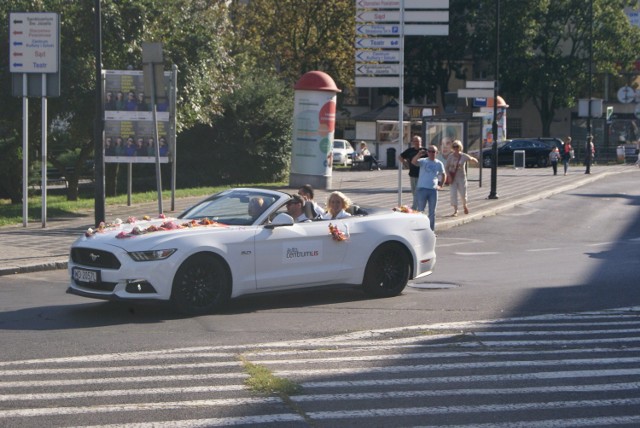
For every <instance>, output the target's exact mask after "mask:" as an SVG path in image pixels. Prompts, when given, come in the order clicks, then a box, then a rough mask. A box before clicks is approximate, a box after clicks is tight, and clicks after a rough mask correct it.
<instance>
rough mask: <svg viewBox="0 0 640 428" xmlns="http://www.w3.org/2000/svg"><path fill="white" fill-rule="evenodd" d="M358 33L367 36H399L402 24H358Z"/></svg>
mask: <svg viewBox="0 0 640 428" xmlns="http://www.w3.org/2000/svg"><path fill="white" fill-rule="evenodd" d="M356 34H360V35H362V34H364V35H367V36H397V35H399V34H400V25H390V24H380V25H356Z"/></svg>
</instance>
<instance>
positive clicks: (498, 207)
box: [0, 165, 639, 275]
mask: <svg viewBox="0 0 640 428" xmlns="http://www.w3.org/2000/svg"><path fill="white" fill-rule="evenodd" d="M638 171H639V170H638V168H637V167H635V166H634V165H611V166H598V165H596V166H594V167H592V169H591V172H592V173H591V174H590V175H586V174H584V167H582V166H572V167H571V168H570V169H569V174H567V175H566V176H564V175H562V174H560V175H557V176H554V175H552V173H551V168H544V169H542V168H527V169H513V168H507V167H501V168H498V174H497V181H496V184H497V185H496V190H497V195H498V199H488V196H489V193H490V191H491V178H490V176H491V174H490V170H489V169H484V170H483V171H482V181H481V182H480V174H479V172H480V170H479V169H477V168H470V170H469V178H470V181H469V186H468V194H469V208H470V210H471V212H470V213H469V214H468V215H464V214H462V212H460V214H459V216H457V217H450V214H451V212H452V209H451V206H450V204H449V190H448V189H445V190H443V191H441V192H440V194H439V202H438V209H437V212H436V218H437V219H436V231H437V232H440V231H444V230H447V229H449V228H451V227H455V226H457V225H460V224H464V223H467V222H470V221H474V220H478V219H480V218H483V217H486V216H489V215H495V214H496V213H498V212H501V211H504V210H507V209H510V208H513V207H514V206H516V205H520V204H523V203H527V202H531V201H534V200H538V199H543V198H547V197H549V196H551V195H554V194H557V193H562V192H566V191H569V190H571V189H575V188H577V187H580V186H583V185H585V184H588V183H590V182H593V181H595V180H598V179H601V178H603V177H605V176H607V175H610V174H617V173H623V172H635V173H638ZM400 180H402V181H401V182H402V188H403V191H402V193H401V194H400V193H399V192H398V188H399V183H400ZM480 184H481V185H480ZM281 190H284V191H288V192H289V193H295V192H296V191H297V189H286V188H285V189H281ZM331 190H340V191H342V192H344V193H345V194H346V195H347V196H349V197H350V198H351V199H352V200H353V202H354V203H356V204H358V205H360V206H363V207H367V206H382V207H389V208H393V207H395V206H398V205H399V202H402V204H404V205H411V201H412V197H411V192H410V188H409V180H408V176H407V172H406V170H405V171H402V172H401V173H399V172H398V170H382V171H349V170H346V171H345V170H339V171H334V172H333V176H332V189H331ZM328 193H329V191H327V190H317V191H316V197H315V199H316V200H317V201H318V202H320V203H324V202H325V201H326V197H327V195H328ZM200 199H202V198H200V197H197V198H181V199H176V200H175V210H174V211H170V208H171V204H170V201H163V207H164V209H165V213H166V214H167V215H178V214H179V213H180V212H182V211H183V210H184V209H185V208H187V207H189V206H191V205H193V204H194V203H196V202H197V201H198V200H200ZM157 211H158V203H157V202H151V203H145V204H138V205H134V206H126V205H120V206H108V207H107V208H106V218H107V220H113V219H115V218H118V217H120V218H125V217H129V216H135V217H138V218H140V217H142V216H143V215H152V216H153V215H155V214H157ZM93 223H94V213H93V211H90V212H86V213H84V214H82V215H79V216H76V217H66V218H55V219H48V220H47V227H46V228H43V227H42V223H41V222H40V221H39V222H31V223H30V224H29V225H28V226H27V227H23V226H22V225H16V226H9V227H2V228H0V247H1V248H2V250H3V251H2V255H0V275H10V274H16V273H25V272H35V271H42V270H52V269H65V268H66V266H67V257H68V252H69V247H70V245H71V243H72V242H73V241H74V240H75V239H76V238H77V237H78V236H80V235H81V234H82V233H83V232H84V231H85V230H86V229H87V228H89V227H92V226H93Z"/></svg>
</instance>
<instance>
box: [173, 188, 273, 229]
mask: <svg viewBox="0 0 640 428" xmlns="http://www.w3.org/2000/svg"><path fill="white" fill-rule="evenodd" d="M276 199H277V198H276V196H274V195H272V194H267V193H260V192H256V191H252V190H232V191H226V192H222V193H218V194H216V195H214V196H212V197H210V198H208V199H205V200H204V201H202V202H200V203H199V204H197V205H194V206H193V207H191V208H189V209H187V210H186V211H185V212H183V213H182V214H180V215H179V216H178V218H181V219H193V220H202V219H205V218H207V219H209V220H212V221H216V222H218V223H223V224H229V225H244V226H248V225H252V224H254V223H256V222H257V220H258V219H260V218H261V217H262V214H263V213H264V212H265V211H267V209H268V208H269V207H270V206H271V205H272V204H273V203H274V202H275V201H276Z"/></svg>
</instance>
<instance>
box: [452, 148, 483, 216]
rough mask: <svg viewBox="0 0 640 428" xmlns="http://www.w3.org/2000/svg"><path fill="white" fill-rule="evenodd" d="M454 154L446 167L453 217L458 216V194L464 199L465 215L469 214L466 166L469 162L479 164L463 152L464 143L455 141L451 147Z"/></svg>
mask: <svg viewBox="0 0 640 428" xmlns="http://www.w3.org/2000/svg"><path fill="white" fill-rule="evenodd" d="M451 148H452V149H453V153H451V154H450V155H449V157H448V158H447V162H446V165H445V168H446V171H447V181H449V185H450V192H451V193H450V194H451V206H452V207H453V214H451V217H456V216H457V215H458V194H460V198H461V199H462V206H463V208H464V213H465V214H469V207H468V206H467V202H468V201H467V172H466V168H465V165H466V163H467V162H474V163H478V159H476V158H474V157H473V156H470V155H468V154H466V153H463V152H462V142H460V140H455V141H454V142H453V144H452V145H451Z"/></svg>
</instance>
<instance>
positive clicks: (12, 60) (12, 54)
mask: <svg viewBox="0 0 640 428" xmlns="http://www.w3.org/2000/svg"><path fill="white" fill-rule="evenodd" d="M58 21H59V20H58V14H57V13H48V12H44V13H43V12H36V13H11V14H9V64H10V65H9V71H10V72H11V73H57V72H58V68H59V65H58V57H59V51H60V43H59V40H60V38H59V32H60V31H59V25H58Z"/></svg>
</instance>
